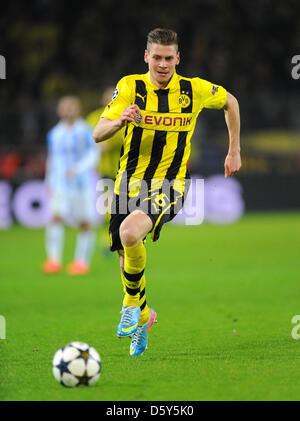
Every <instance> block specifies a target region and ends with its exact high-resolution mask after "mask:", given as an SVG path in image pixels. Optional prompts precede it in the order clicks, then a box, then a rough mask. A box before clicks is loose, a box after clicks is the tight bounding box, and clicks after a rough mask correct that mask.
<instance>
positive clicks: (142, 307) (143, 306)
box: [140, 300, 147, 311]
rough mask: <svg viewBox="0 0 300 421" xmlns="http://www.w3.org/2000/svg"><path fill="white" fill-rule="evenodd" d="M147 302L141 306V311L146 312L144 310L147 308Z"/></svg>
mask: <svg viewBox="0 0 300 421" xmlns="http://www.w3.org/2000/svg"><path fill="white" fill-rule="evenodd" d="M146 304H147V303H146V300H145V301H144V302H143V304H142V305H141V306H140V309H141V311H143V310H144V308H145V307H146Z"/></svg>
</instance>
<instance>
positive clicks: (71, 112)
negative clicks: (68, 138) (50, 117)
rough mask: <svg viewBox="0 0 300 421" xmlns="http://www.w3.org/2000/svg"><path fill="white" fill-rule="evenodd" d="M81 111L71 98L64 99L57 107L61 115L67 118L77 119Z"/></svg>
mask: <svg viewBox="0 0 300 421" xmlns="http://www.w3.org/2000/svg"><path fill="white" fill-rule="evenodd" d="M79 112H80V111H79V107H78V104H77V103H76V102H75V101H72V100H69V99H66V100H63V101H62V102H61V103H60V104H59V105H58V108H57V114H58V115H59V117H60V118H63V119H66V120H75V119H76V118H77V117H78V115H79Z"/></svg>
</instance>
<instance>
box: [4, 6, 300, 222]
mask: <svg viewBox="0 0 300 421" xmlns="http://www.w3.org/2000/svg"><path fill="white" fill-rule="evenodd" d="M171 5H172V6H171ZM299 12H300V6H299V2H297V1H296V0H289V1H285V2H276V1H273V0H260V1H257V2H255V6H254V5H253V4H252V2H239V1H225V0H202V1H196V0H189V1H187V2H178V3H177V2H176V3H168V2H163V3H162V2H160V1H156V0H154V1H152V2H151V3H146V5H144V6H142V5H141V3H140V2H137V1H135V0H133V1H131V2H130V7H129V5H128V4H127V3H125V2H121V1H111V0H103V1H89V2H88V3H87V4H84V5H83V4H82V2H77V1H74V2H58V1H50V0H30V1H27V2H20V1H19V2H18V1H17V2H11V3H8V4H7V5H5V7H4V13H1V17H0V27H1V37H0V54H1V55H2V56H4V57H5V60H6V79H5V80H0V85H1V89H0V107H1V114H0V127H1V130H0V145H1V146H0V180H1V183H0V190H1V194H0V201H1V203H0V210H1V211H0V225H1V226H2V228H6V227H9V226H10V224H11V223H13V221H14V220H15V219H16V215H15V214H14V212H13V211H12V210H11V208H10V206H11V203H12V200H13V196H14V192H15V191H16V188H17V187H19V186H20V185H21V184H23V183H24V182H26V181H28V180H36V179H40V180H41V179H43V177H44V171H45V159H46V142H45V135H46V132H47V131H48V130H49V129H50V128H51V127H52V126H53V125H54V124H55V123H56V121H57V117H56V113H55V107H56V103H57V100H58V99H59V98H60V97H61V96H62V95H65V94H76V95H78V96H79V97H80V98H81V100H82V102H83V115H84V116H86V115H88V113H89V112H91V111H92V110H94V109H95V108H97V107H99V102H100V97H101V94H102V93H103V91H104V90H105V88H106V87H107V86H109V85H113V86H114V85H115V84H116V82H117V81H118V80H119V79H120V78H121V77H122V76H124V75H126V74H130V73H139V72H141V73H142V72H145V71H146V66H145V63H144V61H143V51H144V48H145V38H146V35H147V33H148V31H149V30H150V29H152V28H154V27H157V26H165V27H171V28H174V29H175V30H176V31H177V32H178V34H179V36H180V50H181V63H180V65H179V67H178V69H177V71H178V73H180V74H182V75H186V76H200V77H202V78H204V79H208V80H210V81H212V82H215V83H219V84H222V85H223V86H224V87H226V88H227V89H228V90H229V91H230V92H232V93H233V94H234V95H235V96H236V97H237V98H238V100H239V103H240V109H241V123H242V132H241V133H242V135H241V143H242V160H243V167H242V169H241V171H240V173H239V174H238V175H237V176H236V177H235V179H236V180H238V182H239V183H240V185H241V187H242V191H241V194H242V198H243V201H244V204H245V210H246V211H256V210H274V209H280V210H288V209H299V207H300V195H299V194H298V192H299V181H300V136H299V130H300V119H299V102H300V96H299V91H300V89H299V87H300V82H299V80H295V79H293V78H292V75H291V72H292V67H293V64H292V57H293V56H294V55H296V54H297V53H299V52H300V26H299V20H298V18H297V16H298V15H299ZM227 144H228V140H227V132H226V128H225V123H224V118H223V114H222V113H218V112H215V111H211V110H204V111H203V112H202V113H201V114H200V117H199V119H198V126H197V129H196V132H195V135H194V137H193V150H192V156H191V163H190V165H191V172H192V174H197V175H202V176H204V177H208V176H210V175H214V174H222V173H223V162H224V156H225V153H226V148H227ZM33 202H34V201H33ZM40 205H41V204H40V203H38V200H36V201H35V202H34V203H32V206H33V209H36V210H37V209H38V207H39V206H40Z"/></svg>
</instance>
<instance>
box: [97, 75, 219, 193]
mask: <svg viewBox="0 0 300 421" xmlns="http://www.w3.org/2000/svg"><path fill="white" fill-rule="evenodd" d="M226 99H227V92H226V90H225V89H224V88H223V87H222V86H219V85H215V84H213V83H211V82H208V81H206V80H204V79H200V78H198V77H196V78H186V77H182V76H179V75H178V74H177V73H176V72H175V73H174V74H173V76H172V78H171V80H170V82H169V84H168V86H167V87H166V88H165V89H158V88H157V86H155V85H154V84H153V83H152V81H151V78H150V72H148V73H146V74H141V75H139V74H135V75H129V76H125V77H123V78H122V79H121V80H120V81H119V82H118V84H117V87H116V89H115V93H114V95H113V99H112V101H111V102H110V103H109V104H108V105H107V107H106V108H105V110H104V112H103V114H102V115H101V117H105V118H108V119H110V120H115V119H117V118H120V116H121V114H122V112H123V110H124V109H125V108H127V107H128V106H130V105H133V104H137V105H138V106H139V108H140V110H141V113H140V115H139V116H138V118H137V119H136V121H135V122H134V123H129V124H127V125H126V126H124V128H123V129H122V130H123V145H122V148H121V156H120V162H119V171H118V174H117V177H116V183H115V193H116V194H119V189H120V183H121V182H122V177H123V176H124V175H125V174H126V180H127V183H128V186H129V195H130V192H131V191H132V192H133V194H136V188H137V186H136V180H145V181H147V182H149V181H150V180H158V181H159V180H164V179H167V180H169V181H172V180H176V181H178V182H179V183H178V190H180V189H182V188H183V186H184V180H185V178H187V176H188V175H187V161H188V158H189V156H190V149H191V144H190V140H191V137H192V135H193V132H194V129H195V125H196V120H197V116H198V114H199V113H200V111H201V110H202V109H203V108H216V109H221V108H223V107H224V105H225V103H226ZM131 181H133V183H131ZM131 184H132V186H131ZM174 187H175V184H174Z"/></svg>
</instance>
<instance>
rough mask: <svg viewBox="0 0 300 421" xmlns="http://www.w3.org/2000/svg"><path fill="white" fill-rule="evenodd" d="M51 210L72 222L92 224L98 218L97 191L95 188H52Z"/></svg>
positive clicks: (53, 213)
mask: <svg viewBox="0 0 300 421" xmlns="http://www.w3.org/2000/svg"><path fill="white" fill-rule="evenodd" d="M50 212H51V214H52V215H57V216H60V217H61V218H62V219H63V220H64V221H65V222H67V223H70V224H73V223H75V224H80V223H84V222H86V223H89V224H92V223H93V222H94V221H95V218H96V192H95V191H94V189H72V190H67V191H65V192H62V191H53V190H52V191H51V195H50Z"/></svg>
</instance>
